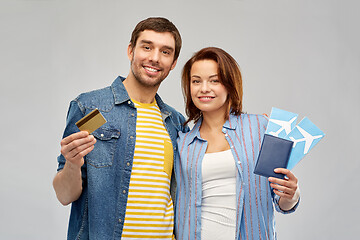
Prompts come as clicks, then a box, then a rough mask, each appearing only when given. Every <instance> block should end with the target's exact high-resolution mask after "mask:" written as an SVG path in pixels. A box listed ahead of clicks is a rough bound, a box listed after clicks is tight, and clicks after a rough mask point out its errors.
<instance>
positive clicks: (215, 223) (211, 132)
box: [175, 47, 299, 240]
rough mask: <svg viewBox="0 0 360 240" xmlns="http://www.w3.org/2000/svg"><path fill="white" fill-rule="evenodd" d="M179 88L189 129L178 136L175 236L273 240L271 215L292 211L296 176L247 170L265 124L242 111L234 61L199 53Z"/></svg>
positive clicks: (217, 52) (215, 52) (210, 51)
mask: <svg viewBox="0 0 360 240" xmlns="http://www.w3.org/2000/svg"><path fill="white" fill-rule="evenodd" d="M182 88H183V92H184V96H185V100H186V113H187V115H188V116H189V119H188V122H189V121H194V122H195V126H194V128H193V129H192V130H191V131H190V132H188V133H183V134H180V136H179V139H178V148H179V156H178V159H177V161H176V162H175V174H176V179H177V190H176V191H177V192H176V202H175V204H176V209H175V232H176V239H177V240H181V239H191V240H193V239H199V240H200V239H203V240H210V239H225V240H227V239H276V233H275V229H274V223H275V222H274V211H273V209H274V206H275V208H276V210H277V211H279V212H282V213H290V212H293V211H295V208H296V207H297V203H298V200H299V193H298V191H297V189H298V187H297V179H296V177H295V176H294V175H293V174H292V173H291V172H290V171H289V170H287V169H282V168H279V169H276V170H275V171H276V172H277V173H283V174H286V176H287V177H286V178H285V179H277V178H269V179H267V178H265V177H261V176H258V175H255V174H254V173H253V171H254V167H255V163H256V158H257V155H258V153H259V150H260V147H261V140H262V137H263V134H264V132H265V130H266V126H267V119H266V118H265V117H264V116H262V115H252V114H244V113H242V79H241V73H240V70H239V67H238V65H237V63H236V61H235V60H234V59H233V58H232V57H231V56H230V55H229V54H228V53H226V52H225V51H223V50H222V49H219V48H214V47H210V48H204V49H202V50H200V51H199V52H197V53H195V54H194V56H193V57H192V58H191V59H190V60H189V61H188V62H187V63H186V64H185V66H184V69H183V74H182Z"/></svg>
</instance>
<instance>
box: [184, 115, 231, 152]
mask: <svg viewBox="0 0 360 240" xmlns="http://www.w3.org/2000/svg"><path fill="white" fill-rule="evenodd" d="M237 121H238V116H235V115H233V114H230V115H229V119H228V120H226V122H225V123H224V125H223V132H224V133H225V131H226V130H225V129H229V130H235V129H236V126H237ZM201 123H202V117H201V118H200V119H199V121H197V123H196V124H195V125H194V127H193V129H192V130H191V131H190V132H189V133H188V136H187V140H186V144H187V145H189V144H191V143H192V142H193V141H194V140H195V138H197V139H199V140H200V141H205V140H204V139H203V138H201V136H200V127H201Z"/></svg>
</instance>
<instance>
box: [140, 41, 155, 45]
mask: <svg viewBox="0 0 360 240" xmlns="http://www.w3.org/2000/svg"><path fill="white" fill-rule="evenodd" d="M140 43H147V44H152V43H153V42H152V41H150V40H141V41H140Z"/></svg>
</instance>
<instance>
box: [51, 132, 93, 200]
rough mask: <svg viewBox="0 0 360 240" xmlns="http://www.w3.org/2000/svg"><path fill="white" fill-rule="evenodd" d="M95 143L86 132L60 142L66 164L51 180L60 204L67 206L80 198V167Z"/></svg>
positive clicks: (72, 135)
mask: <svg viewBox="0 0 360 240" xmlns="http://www.w3.org/2000/svg"><path fill="white" fill-rule="evenodd" d="M95 143H96V140H95V138H94V136H92V135H89V133H88V132H86V131H81V132H77V133H73V134H71V135H69V136H68V137H66V138H64V139H63V140H62V141H61V143H60V144H61V154H62V155H63V156H64V157H65V159H66V162H65V166H64V168H63V169H62V170H61V171H59V172H58V173H57V174H56V176H55V177H54V180H53V187H54V189H55V192H56V196H57V198H58V200H59V201H60V203H61V204H63V205H68V204H70V203H72V202H73V201H75V200H77V199H78V198H79V197H80V195H81V192H82V178H81V166H82V165H83V164H84V156H85V155H86V154H88V153H89V152H91V151H92V150H93V149H94V144H95Z"/></svg>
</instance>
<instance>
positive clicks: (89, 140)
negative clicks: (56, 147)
mask: <svg viewBox="0 0 360 240" xmlns="http://www.w3.org/2000/svg"><path fill="white" fill-rule="evenodd" d="M95 143H96V139H95V138H94V136H93V135H89V133H88V132H86V131H81V132H77V133H73V134H71V135H70V136H68V137H66V138H64V139H63V140H62V141H61V143H60V145H61V154H62V155H63V156H64V157H65V159H66V162H69V163H71V164H73V165H76V166H78V167H81V166H82V165H83V164H84V156H85V155H86V154H88V153H89V152H91V151H92V150H93V149H94V144H95Z"/></svg>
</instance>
